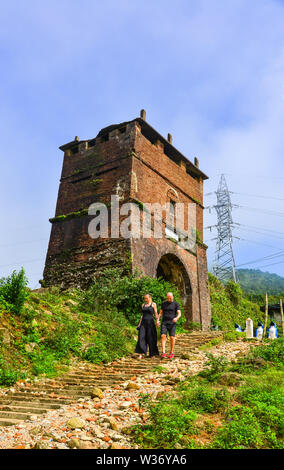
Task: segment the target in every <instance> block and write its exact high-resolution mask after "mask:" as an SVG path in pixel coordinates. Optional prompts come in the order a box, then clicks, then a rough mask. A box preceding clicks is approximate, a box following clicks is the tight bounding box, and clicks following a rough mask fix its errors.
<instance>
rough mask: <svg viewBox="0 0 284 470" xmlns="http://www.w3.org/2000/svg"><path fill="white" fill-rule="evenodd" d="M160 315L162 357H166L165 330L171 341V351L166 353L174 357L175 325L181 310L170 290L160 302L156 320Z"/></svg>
mask: <svg viewBox="0 0 284 470" xmlns="http://www.w3.org/2000/svg"><path fill="white" fill-rule="evenodd" d="M161 316H163V319H162V324H161V339H162V358H164V357H167V355H166V339H167V332H169V336H170V342H171V352H170V354H169V355H168V357H169V358H170V359H172V358H173V357H174V347H175V332H176V326H177V321H178V320H179V318H180V317H181V311H180V306H179V304H178V303H177V302H176V301H175V300H174V296H173V294H172V293H171V292H168V293H167V300H166V301H165V302H163V303H162V307H161V310H160V313H159V317H158V321H159V319H160V317H161ZM157 324H158V323H157Z"/></svg>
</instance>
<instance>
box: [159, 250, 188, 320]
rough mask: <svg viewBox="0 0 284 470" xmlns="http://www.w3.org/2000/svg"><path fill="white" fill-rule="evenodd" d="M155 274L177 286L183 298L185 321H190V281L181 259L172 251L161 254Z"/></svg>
mask: <svg viewBox="0 0 284 470" xmlns="http://www.w3.org/2000/svg"><path fill="white" fill-rule="evenodd" d="M156 276H157V278H158V277H162V278H163V279H165V280H166V281H168V282H170V283H171V284H174V285H176V286H177V288H178V290H179V292H180V294H181V297H182V300H183V305H184V309H185V316H186V319H187V323H188V322H189V321H192V289H191V282H190V278H189V275H188V272H187V270H186V268H185V266H184V264H183V263H182V261H181V260H180V259H179V258H178V257H177V256H176V255H174V254H172V253H168V254H165V255H163V256H162V257H161V259H160V261H159V263H158V266H157V271H156Z"/></svg>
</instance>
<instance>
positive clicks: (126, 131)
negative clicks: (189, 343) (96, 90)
mask: <svg viewBox="0 0 284 470" xmlns="http://www.w3.org/2000/svg"><path fill="white" fill-rule="evenodd" d="M60 149H61V150H62V151H63V152H64V161H63V169H62V174H61V180H60V186H59V192H58V199H57V205H56V212H55V217H53V218H52V219H50V222H51V223H52V228H51V235H50V240H49V246H48V252H47V256H46V263H45V269H44V280H43V281H41V283H42V285H44V286H51V285H60V286H61V287H62V288H68V287H72V286H81V287H86V286H87V285H88V284H89V283H90V281H91V280H92V279H93V278H94V277H95V276H96V275H97V274H98V273H100V272H101V271H102V270H103V269H104V268H106V267H114V266H125V263H128V264H129V263H130V264H131V269H132V270H135V269H136V268H138V269H139V270H140V272H142V273H144V274H146V275H148V276H151V277H159V276H162V277H164V278H165V279H167V280H169V281H170V282H173V283H175V284H176V285H177V286H178V287H179V290H180V292H181V294H182V297H183V300H184V305H185V311H186V316H187V318H188V320H190V321H194V322H199V323H201V324H202V328H203V329H208V327H209V326H210V317H211V311H210V301H209V292H208V283H207V277H208V273H207V259H206V249H207V247H206V245H204V243H203V242H202V239H203V235H202V234H203V205H202V204H203V180H205V179H207V176H206V175H205V174H204V173H203V172H202V171H200V169H199V164H198V160H197V158H195V159H194V164H193V163H192V162H190V161H189V160H188V159H187V158H186V157H185V156H184V155H182V154H181V153H180V152H179V151H178V150H177V149H176V148H175V147H174V146H173V145H172V137H171V135H170V134H168V138H167V139H165V138H164V137H162V136H161V135H160V134H159V133H158V132H157V131H156V130H155V129H153V128H152V127H151V126H150V125H149V124H148V123H147V122H146V119H145V111H144V110H142V111H141V113H140V117H139V118H136V119H133V120H131V121H128V122H123V123H121V124H115V125H111V126H108V127H105V128H104V129H102V130H101V131H100V132H99V133H98V135H97V137H96V138H94V139H91V140H79V138H78V137H75V139H74V140H73V141H72V142H69V143H67V144H65V145H62V146H61V147H60ZM112 195H117V196H118V198H119V201H120V203H124V202H136V204H138V205H139V207H140V208H142V207H143V203H144V204H145V203H160V204H164V203H166V202H169V203H170V204H171V205H172V206H174V204H176V203H177V202H182V203H185V204H186V203H195V205H196V206H195V207H196V233H197V235H198V236H197V243H196V247H195V250H190V249H185V248H182V247H181V246H180V245H179V244H178V243H177V242H176V239H175V235H176V234H174V233H173V236H172V237H169V234H168V236H166V235H164V236H163V237H162V238H159V239H156V238H151V237H150V238H144V237H141V238H129V239H126V238H123V237H119V238H111V237H109V238H97V239H93V238H91V237H90V236H89V233H88V227H89V223H90V221H91V220H92V218H93V216H91V215H88V208H89V206H90V205H91V204H92V203H94V202H103V203H104V204H105V205H106V207H107V208H108V210H109V212H111V210H112V209H111V204H110V202H111V196H112ZM152 216H153V215H152ZM163 223H164V219H163ZM165 227H166V222H165V223H164V228H165ZM170 233H171V232H170Z"/></svg>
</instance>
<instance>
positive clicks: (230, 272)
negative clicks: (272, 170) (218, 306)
mask: <svg viewBox="0 0 284 470" xmlns="http://www.w3.org/2000/svg"><path fill="white" fill-rule="evenodd" d="M216 195H217V204H216V205H215V206H213V208H214V209H215V210H216V213H217V225H216V228H217V242H216V251H215V259H214V264H213V272H214V274H215V276H216V277H217V278H218V279H220V281H223V282H226V281H228V280H229V279H233V281H234V282H238V279H237V272H236V265H235V259H234V253H233V235H232V228H233V227H234V222H233V219H232V209H233V207H238V206H236V205H235V204H232V202H231V197H230V191H229V189H228V186H227V182H226V179H225V176H224V175H221V179H220V182H219V186H218V189H217V191H216Z"/></svg>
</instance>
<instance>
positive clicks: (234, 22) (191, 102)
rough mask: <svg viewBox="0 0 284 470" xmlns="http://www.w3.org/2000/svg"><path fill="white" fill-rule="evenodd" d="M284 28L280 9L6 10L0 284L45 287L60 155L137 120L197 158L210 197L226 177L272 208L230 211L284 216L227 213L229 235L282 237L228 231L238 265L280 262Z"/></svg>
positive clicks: (227, 4)
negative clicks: (22, 272) (7, 280)
mask: <svg viewBox="0 0 284 470" xmlns="http://www.w3.org/2000/svg"><path fill="white" fill-rule="evenodd" d="M283 24H284V2H282V1H276V0H250V1H249V2H248V1H247V0H229V1H228V0H186V1H183V0H177V1H175V2H172V1H169V0H162V1H160V0H154V1H149V0H145V1H144V2H140V1H139V2H138V1H136V0H129V1H128V0H116V1H112V0H105V1H104V2H101V1H97V0H80V1H78V0H59V1H58V0H57V1H54V0H49V2H38V1H34V0H25V1H21V0H17V1H15V0H10V1H9V2H2V5H1V17H0V58H1V74H0V106H1V113H0V135H1V142H2V145H1V149H0V161H1V166H0V168H1V186H0V197H1V201H2V211H1V230H0V276H5V275H8V274H9V273H10V272H11V271H12V270H13V269H19V268H20V266H21V264H22V265H24V267H25V269H26V271H27V274H28V276H29V278H30V285H31V287H36V286H37V280H38V279H40V278H41V277H42V270H43V266H44V259H45V254H46V249H47V244H48V238H49V233H50V224H49V222H48V218H49V217H52V216H53V215H54V211H55V204H56V198H57V190H58V183H59V178H60V173H61V166H62V156H63V155H62V152H61V151H60V150H58V146H59V145H62V144H63V143H66V142H68V141H70V140H72V139H73V138H74V136H75V135H78V136H79V137H80V138H82V139H83V138H91V137H94V136H95V135H96V134H97V132H98V131H99V130H100V129H101V128H102V127H105V126H107V125H109V124H112V123H117V122H121V121H124V120H129V119H133V118H134V117H136V116H138V115H139V111H140V109H141V108H145V109H146V110H147V121H148V122H149V123H150V124H151V125H152V126H153V127H155V128H156V129H157V130H158V131H159V132H161V133H162V134H163V135H165V136H166V135H167V132H170V133H171V134H172V135H173V139H174V145H175V146H176V147H177V148H179V149H180V150H181V151H182V152H183V153H184V154H185V155H186V156H187V157H188V158H189V159H193V157H194V156H198V158H199V160H200V167H201V169H202V170H203V171H204V172H205V173H206V174H208V176H209V177H210V180H209V181H207V182H206V185H205V193H210V192H212V191H214V190H215V189H216V187H217V184H218V179H219V175H220V174H221V173H225V174H226V175H227V181H228V184H229V187H230V189H231V190H232V191H234V192H238V193H243V194H254V195H257V196H266V198H264V197H263V198H260V197H255V196H244V195H241V194H238V195H237V194H234V195H232V199H233V202H235V203H236V204H240V205H246V206H249V207H251V208H257V209H262V210H273V211H275V212H278V213H280V214H278V215H276V214H273V215H272V214H268V213H260V212H258V211H253V210H249V209H245V208H243V209H235V211H234V219H235V221H236V222H239V223H242V224H244V225H250V226H251V227H260V228H266V229H269V230H275V232H280V233H277V234H276V233H274V232H273V233H272V232H271V233H270V232H269V233H268V232H267V234H266V235H264V234H261V233H256V232H252V231H250V230H244V229H245V227H243V228H242V229H238V230H236V231H235V235H236V236H239V237H240V238H243V239H246V241H245V240H240V241H238V242H236V243H235V256H236V261H237V264H238V265H240V264H243V263H247V262H249V261H253V260H255V259H258V258H261V257H265V256H268V255H270V254H274V253H277V252H279V251H280V250H283V249H284V244H283V239H284V215H283V213H284V210H283V200H284V191H283V183H284V171H283V169H284V163H283V149H284V145H283V144H284V133H283V115H284V28H283ZM268 196H269V197H270V198H272V197H274V198H278V199H268V198H267V197H268ZM281 199H282V200H281ZM213 202H214V197H212V196H209V197H207V198H206V201H205V203H206V205H209V204H211V203H213ZM281 213H282V214H281ZM212 223H215V220H214V216H213V215H210V214H208V215H206V220H205V225H210V224H212ZM281 233H282V234H283V235H281ZM205 235H206V239H210V238H212V237H214V234H209V233H206V234H205ZM281 236H282V238H281ZM248 240H250V241H248ZM208 243H209V251H208V259H209V264H210V263H211V261H212V257H213V253H214V242H213V241H210V240H209V241H208ZM267 245H269V246H267ZM276 262H277V263H279V264H276V265H273V266H269V267H266V268H264V270H268V271H270V272H276V273H278V274H281V275H284V256H283V257H282V258H281V257H280V258H277V259H275V261H271V262H270V263H271V264H272V263H276ZM280 262H281V263H280ZM268 264H269V263H268V262H263V263H258V264H251V265H250V266H248V267H257V266H264V265H268Z"/></svg>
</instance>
